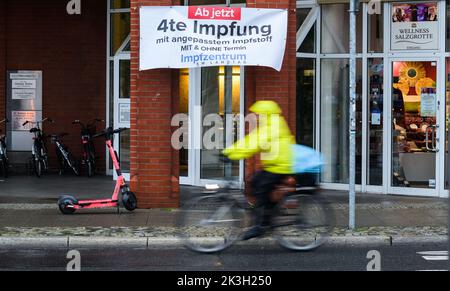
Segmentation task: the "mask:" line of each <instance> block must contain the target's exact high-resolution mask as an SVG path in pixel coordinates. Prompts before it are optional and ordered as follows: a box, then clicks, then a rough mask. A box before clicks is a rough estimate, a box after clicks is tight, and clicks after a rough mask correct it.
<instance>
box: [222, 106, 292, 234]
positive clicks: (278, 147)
mask: <svg viewBox="0 0 450 291" xmlns="http://www.w3.org/2000/svg"><path fill="white" fill-rule="evenodd" d="M250 111H251V112H254V113H256V114H257V115H258V127H256V128H255V129H254V130H253V131H252V132H250V133H249V134H248V135H247V136H245V137H244V138H243V139H241V140H239V141H237V142H236V143H235V144H233V145H232V146H230V147H228V148H226V149H225V150H223V154H224V155H226V156H227V157H228V158H229V159H231V160H241V159H246V158H250V157H252V156H253V155H255V154H257V153H261V157H260V158H261V164H262V168H263V169H262V170H261V171H259V172H257V173H256V174H255V175H254V177H253V179H252V182H251V186H252V191H253V195H254V196H255V198H256V203H257V204H256V208H255V210H254V217H253V219H254V221H253V224H254V226H253V227H252V228H251V229H250V230H249V231H248V232H247V233H246V234H244V237H243V239H244V240H246V239H250V238H252V237H256V236H259V235H261V234H263V233H264V231H265V229H267V227H268V226H270V217H271V212H272V209H273V208H274V206H275V203H273V202H271V200H270V193H271V192H272V191H273V190H274V188H275V186H277V185H278V184H280V183H281V182H282V180H283V179H284V178H285V177H286V175H289V174H293V165H292V163H293V154H292V145H293V144H294V143H295V139H294V137H293V135H292V133H291V131H290V130H289V126H288V125H287V123H286V120H285V119H284V118H283V116H282V115H281V113H282V112H281V108H280V107H279V106H278V104H277V103H276V102H274V101H257V102H256V103H255V104H253V105H252V106H251V107H250Z"/></svg>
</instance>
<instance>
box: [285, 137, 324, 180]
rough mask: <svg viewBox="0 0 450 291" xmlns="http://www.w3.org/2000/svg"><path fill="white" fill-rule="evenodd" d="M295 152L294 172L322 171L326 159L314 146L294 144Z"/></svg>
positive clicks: (293, 150) (293, 151)
mask: <svg viewBox="0 0 450 291" xmlns="http://www.w3.org/2000/svg"><path fill="white" fill-rule="evenodd" d="M292 153H293V159H294V162H293V172H294V173H320V172H321V171H322V166H323V164H324V160H323V157H322V154H321V153H319V152H318V151H316V150H315V149H313V148H310V147H307V146H304V145H300V144H294V145H292Z"/></svg>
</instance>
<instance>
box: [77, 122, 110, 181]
mask: <svg viewBox="0 0 450 291" xmlns="http://www.w3.org/2000/svg"><path fill="white" fill-rule="evenodd" d="M98 122H105V121H104V120H102V119H99V118H95V119H93V120H92V121H90V122H89V123H87V124H85V123H82V122H81V121H80V120H74V121H73V122H72V124H78V125H80V127H81V142H82V145H83V156H82V158H81V165H83V166H84V167H85V168H86V174H87V176H88V177H92V176H93V175H94V174H95V160H96V159H97V155H96V153H95V146H94V139H93V137H92V136H93V135H94V134H95V133H96V131H97V128H96V124H97V123H98Z"/></svg>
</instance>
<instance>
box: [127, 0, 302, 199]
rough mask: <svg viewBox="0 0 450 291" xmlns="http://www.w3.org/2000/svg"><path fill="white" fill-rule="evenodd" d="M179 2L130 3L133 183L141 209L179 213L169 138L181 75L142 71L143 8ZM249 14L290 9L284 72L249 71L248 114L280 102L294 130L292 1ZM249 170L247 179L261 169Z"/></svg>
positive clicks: (271, 2)
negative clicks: (264, 103)
mask: <svg viewBox="0 0 450 291" xmlns="http://www.w3.org/2000/svg"><path fill="white" fill-rule="evenodd" d="M178 4H179V3H178V1H171V0H165V1H154V0H132V1H131V48H132V52H131V87H132V89H131V92H132V93H131V104H132V106H131V152H132V155H131V181H132V184H131V186H132V189H134V191H136V193H137V195H138V200H139V203H140V204H139V205H140V207H177V206H178V202H179V197H178V193H179V178H178V173H179V170H178V165H179V160H178V153H177V151H175V150H173V149H172V147H171V143H170V138H169V137H170V136H171V134H172V131H173V130H174V128H173V127H171V125H170V121H171V118H172V116H173V115H174V114H176V113H178V104H177V94H178V93H177V90H176V88H177V82H178V79H177V78H178V73H177V72H174V70H169V69H158V70H149V71H139V7H140V6H169V5H178ZM247 7H250V8H278V9H289V13H288V15H289V20H288V23H289V24H288V39H287V46H286V53H285V57H284V62H283V67H282V69H281V72H277V71H275V70H273V69H270V68H262V67H260V68H258V67H248V68H246V71H245V79H246V80H245V92H246V94H245V104H246V111H247V109H248V107H249V105H251V104H252V103H253V102H254V101H256V100H263V99H271V100H275V101H277V102H278V103H279V104H280V105H281V107H282V110H283V112H284V113H285V115H286V118H287V120H288V123H289V125H290V126H291V127H292V129H293V130H294V128H295V116H296V113H295V109H296V108H295V100H296V55H295V46H296V15H295V7H296V1H294V0H249V1H247ZM255 161H256V160H255V159H252V160H248V161H247V162H246V164H245V175H246V176H248V175H249V174H251V173H252V172H253V171H254V170H255V168H256V167H257V165H256V164H255Z"/></svg>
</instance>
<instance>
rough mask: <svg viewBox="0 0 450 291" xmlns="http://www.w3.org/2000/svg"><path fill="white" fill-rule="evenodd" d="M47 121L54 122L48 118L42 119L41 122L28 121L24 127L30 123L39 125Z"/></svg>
mask: <svg viewBox="0 0 450 291" xmlns="http://www.w3.org/2000/svg"><path fill="white" fill-rule="evenodd" d="M45 121H48V122H51V123H53V122H54V121H53V119H51V118H48V117H46V118H44V119H42V120H41V121H29V120H27V121H25V122H24V123H23V124H22V126H25V125H27V124H28V123H31V124H39V123H43V122H45Z"/></svg>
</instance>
